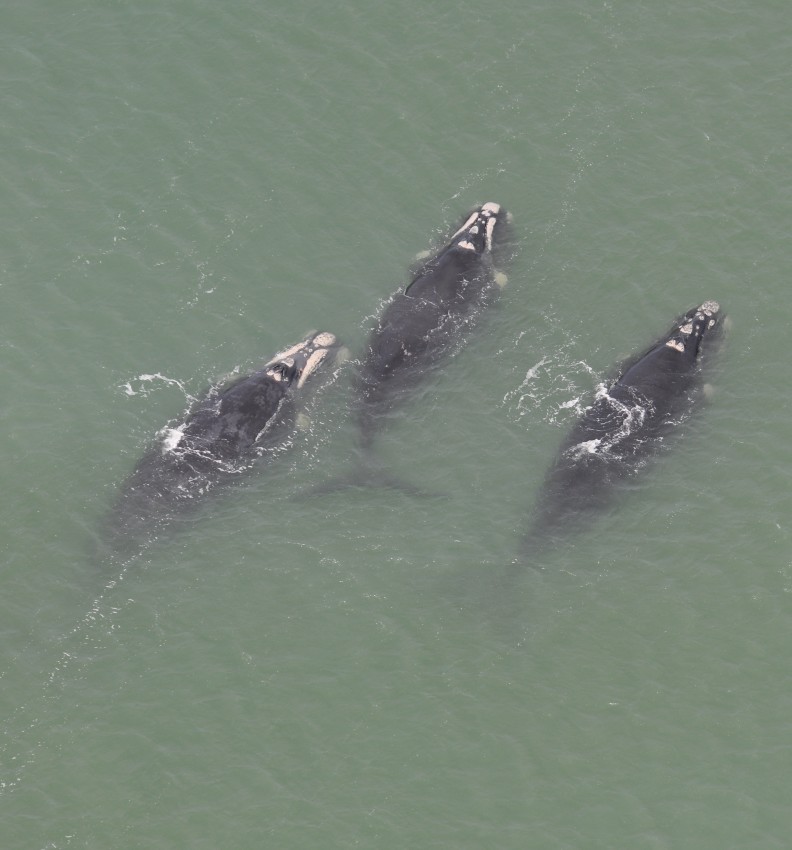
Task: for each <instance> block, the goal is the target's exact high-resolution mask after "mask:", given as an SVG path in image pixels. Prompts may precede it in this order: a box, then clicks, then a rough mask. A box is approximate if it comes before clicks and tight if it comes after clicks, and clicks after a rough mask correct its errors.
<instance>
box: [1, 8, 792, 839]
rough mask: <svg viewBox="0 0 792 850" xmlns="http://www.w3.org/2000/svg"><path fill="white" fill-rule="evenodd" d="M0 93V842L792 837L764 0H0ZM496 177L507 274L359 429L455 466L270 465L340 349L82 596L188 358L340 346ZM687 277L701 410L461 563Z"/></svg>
mask: <svg viewBox="0 0 792 850" xmlns="http://www.w3.org/2000/svg"><path fill="white" fill-rule="evenodd" d="M0 95H1V97H2V100H1V101H0V102H1V103H2V109H0V151H2V153H0V157H1V160H2V168H0V181H1V182H0V311H1V312H0V327H1V328H2V335H1V336H0V346H2V359H1V360H0V370H2V385H1V386H2V397H1V399H0V416H1V417H2V426H1V427H0V464H1V466H0V469H1V470H2V483H3V486H2V491H0V505H1V507H0V509H1V510H2V552H3V555H2V602H1V603H0V605H1V606H2V608H1V609H0V638H1V640H0V674H2V677H0V708H1V715H0V716H1V717H2V719H1V721H0V730H1V731H2V733H3V736H2V740H0V760H1V761H2V767H1V770H2V773H1V774H0V847H2V848H11V850H23V848H24V850H44V848H58V850H60V848H67V847H69V848H91V849H92V850H94V849H95V850H110V848H122V849H123V848H157V850H159V848H187V847H189V848H191V850H202V848H207V850H209V848H278V850H287V848H294V849H295V850H308V849H309V848H316V850H324V849H325V848H352V847H360V848H378V850H382V849H383V848H386V849H387V850H390V848H394V850H396V849H397V848H398V849H400V848H411V849H417V848H421V849H422V850H423V848H465V850H467V849H468V848H470V850H473V848H603V849H605V848H625V850H626V849H627V848H629V850H644V848H646V850H649V848H651V850H655V848H658V849H659V848H669V849H670V848H674V850H676V848H695V850H708V848H712V850H724V848H789V847H792V790H790V789H792V679H791V678H790V668H791V667H792V661H790V654H791V653H790V648H791V647H792V595H791V594H790V591H792V553H791V552H790V541H791V539H792V530H791V529H790V509H792V498H790V471H791V470H792V456H791V452H790V436H792V429H790V425H789V422H790V416H791V415H792V408H791V406H790V401H789V396H790V389H791V388H792V387H791V386H790V378H789V374H790V372H789V339H790V331H791V330H792V296H790V289H789V287H790V267H791V266H792V241H790V230H791V229H792V143H790V135H791V132H790V131H791V129H792V128H791V126H790V119H791V118H792V18H791V17H790V7H789V5H788V4H787V3H784V2H781V0H775V2H770V0H723V2H714V0H708V2H702V3H695V4H694V3H691V2H689V0H669V2H663V3H658V2H648V0H638V1H637V2H636V0H629V1H628V0H612V2H567V0H553V2H549V0H548V2H541V3H540V2H526V0H506V2H502V3H488V4H486V3H474V2H470V0H465V2H457V3H449V2H442V0H437V2H432V3H425V2H417V0H409V2H404V3H399V4H385V3H363V2H359V3H352V2H334V3H328V2H318V0H313V2H308V0H293V2H290V3H288V4H276V3H272V2H269V3H267V2H253V0H239V2H230V3H225V4H220V3H214V2H211V3H210V2H208V0H194V2H186V0H182V2H176V0H165V2H157V3H154V2H139V3H120V2H110V0H105V2H100V0H84V2H80V3H65V2H55V0H26V2H24V3H22V2H6V3H4V4H3V5H2V7H0ZM486 200H495V201H499V202H501V203H502V204H505V205H506V206H507V207H508V208H509V209H511V210H512V212H513V214H514V219H515V228H516V232H517V234H518V236H519V238H520V253H519V256H518V257H517V259H516V261H515V262H514V264H513V265H512V267H511V269H510V270H509V274H510V284H509V286H508V287H507V289H506V291H505V293H504V296H503V298H502V299H501V300H500V302H499V303H498V304H497V305H496V306H495V307H493V308H492V310H491V312H490V315H489V316H488V318H487V320H486V321H485V322H484V323H483V325H482V327H481V329H480V331H479V332H478V333H477V334H476V335H475V336H474V337H473V338H472V339H471V340H470V343H469V344H468V345H467V346H466V347H465V348H464V350H462V351H461V352H460V353H459V354H458V356H456V357H455V358H454V359H453V360H452V361H451V362H450V363H449V364H448V365H447V367H446V368H445V369H444V370H443V371H442V373H441V374H440V375H438V376H437V377H436V378H435V379H433V380H432V381H430V382H429V383H428V385H426V386H425V387H424V388H422V391H421V392H420V393H419V394H418V395H417V396H416V398H415V402H414V404H413V405H412V406H411V407H409V408H407V409H404V411H403V416H402V418H401V420H400V421H397V422H395V423H394V425H393V427H392V428H390V430H389V431H388V432H387V434H386V435H385V436H384V438H383V441H382V444H381V453H382V455H383V456H384V457H386V458H387V459H388V460H389V462H390V463H392V465H393V466H395V467H397V468H398V469H399V470H400V472H401V474H403V475H405V476H406V477H409V478H410V480H412V481H414V482H415V483H416V484H418V485H419V486H423V487H426V488H427V489H433V490H439V491H441V492H444V493H447V494H448V496H447V498H445V499H441V500H415V499H410V498H408V497H406V496H404V495H402V494H398V493H393V492H388V491H382V492H380V491H371V492H360V491H347V492H342V493H339V494H337V495H335V496H333V497H328V498H325V499H320V500H316V499H313V500H305V499H301V498H295V497H297V496H299V494H300V493H302V492H303V491H304V490H305V489H307V488H309V487H310V486H311V484H312V483H313V482H315V481H318V480H322V479H323V478H324V477H325V476H329V475H333V474H341V473H343V471H344V470H345V469H346V468H348V462H349V454H350V448H351V445H352V439H353V430H352V428H351V426H350V424H349V421H348V419H347V416H346V403H347V389H348V379H349V375H348V371H343V370H342V371H341V372H340V373H339V374H338V375H337V377H336V378H335V380H334V382H333V383H332V384H331V385H330V386H329V387H328V388H327V389H326V391H324V392H323V393H321V394H320V396H319V398H318V399H317V404H316V405H315V410H314V415H313V427H312V429H311V430H309V431H308V432H306V433H305V434H303V435H302V436H301V437H300V438H299V439H298V441H297V444H296V445H295V447H294V450H293V451H292V453H291V454H290V455H289V456H288V457H287V458H284V459H283V461H282V462H279V463H278V464H276V465H274V466H273V467H271V468H270V469H269V470H267V471H266V474H264V475H262V476H261V477H259V478H257V479H256V480H255V481H254V482H252V483H251V485H250V486H248V487H247V488H244V489H241V490H239V491H237V492H235V493H233V494H232V495H230V496H229V497H228V498H225V499H220V500H217V501H215V502H213V503H211V504H209V505H207V506H206V509H205V510H204V511H203V512H202V514H201V515H200V517H198V518H197V521H195V522H193V523H190V527H189V529H188V530H187V531H186V532H182V533H180V534H177V535H174V536H171V537H169V538H168V539H166V540H163V541H160V543H159V544H158V545H157V546H156V547H154V548H152V549H150V550H148V551H147V552H145V553H144V554H142V555H141V557H140V558H138V559H137V561H136V563H134V564H133V565H131V566H130V567H129V569H128V570H127V571H126V573H125V574H124V575H123V580H121V581H119V582H117V583H116V584H115V586H110V587H109V589H106V590H103V588H104V587H105V585H107V584H108V582H110V583H111V585H112V582H113V580H115V579H118V578H119V577H120V572H119V570H118V569H116V570H115V573H114V572H113V570H108V569H97V566H96V564H94V563H93V562H92V560H91V552H92V550H93V544H94V539H95V535H96V533H97V529H98V526H99V521H100V518H101V516H102V515H103V513H104V511H105V510H106V508H107V506H108V505H109V504H110V502H111V500H112V498H113V494H114V492H115V488H116V487H117V485H118V483H119V482H120V481H121V480H122V479H123V478H124V476H125V475H126V474H127V473H128V472H129V471H130V470H131V468H132V467H133V466H134V463H135V460H136V458H137V457H138V456H139V454H140V453H141V451H142V450H143V448H144V446H145V444H146V441H147V439H148V438H149V436H150V435H152V434H153V433H154V432H155V431H156V430H157V429H158V428H160V427H161V426H162V425H164V424H165V423H166V422H167V421H168V420H169V419H170V418H171V417H173V416H176V415H178V414H179V413H180V412H181V411H182V410H183V408H184V406H185V404H186V401H185V393H196V392H199V391H200V390H201V389H202V388H203V387H205V386H206V385H207V384H208V383H209V382H210V381H211V380H212V379H214V378H216V377H217V376H218V375H220V374H223V373H225V372H228V371H230V370H231V369H233V368H234V367H237V366H241V367H245V368H248V367H251V366H254V365H255V364H256V363H257V362H260V361H261V360H262V359H265V358H268V357H269V356H270V355H271V354H272V353H274V351H276V350H277V349H278V348H280V347H282V346H283V345H285V344H287V343H290V342H292V341H294V340H295V339H297V338H299V337H300V335H302V334H303V332H305V331H306V330H309V329H310V328H315V327H321V328H326V329H329V330H332V331H334V332H336V333H337V334H339V335H340V336H341V337H342V338H343V339H344V341H345V342H346V343H347V344H348V345H350V346H351V347H352V348H353V349H356V348H357V347H359V346H360V344H361V343H362V341H363V340H364V338H365V335H366V332H367V329H368V328H369V327H370V323H371V320H370V317H371V316H372V315H374V313H375V312H376V311H377V309H378V307H379V305H380V303H381V301H382V299H384V298H385V297H386V296H387V295H388V294H389V293H390V292H392V291H393V290H394V289H396V288H397V287H398V286H403V285H404V284H405V283H406V280H407V278H406V275H407V271H406V270H407V268H408V266H409V263H410V261H411V259H412V257H413V256H414V254H415V253H417V252H419V251H421V250H422V249H424V248H426V247H427V246H428V244H429V243H430V242H431V241H432V240H433V239H435V238H437V235H438V234H439V233H440V232H442V231H444V230H445V228H447V227H448V226H450V225H451V224H452V223H453V222H454V221H455V220H456V218H457V216H458V215H460V214H461V213H463V212H464V211H465V210H466V209H467V208H468V207H469V206H470V205H472V204H473V203H475V202H480V201H486ZM707 298H715V299H717V300H719V301H720V302H721V303H722V305H723V307H724V309H725V310H726V311H727V312H728V313H729V315H730V317H731V319H732V322H733V329H732V331H731V334H730V335H729V337H728V339H727V341H726V345H725V347H724V350H723V354H722V357H721V358H720V361H719V365H718V367H717V369H716V370H715V372H714V373H713V377H712V383H713V385H714V389H715V392H714V397H713V399H712V401H711V403H710V405H709V406H708V408H707V409H706V410H705V411H704V412H703V413H702V415H701V416H699V417H698V418H697V419H696V420H695V421H694V422H691V423H690V424H689V426H688V427H687V428H686V429H685V433H684V434H683V435H682V436H681V439H680V440H678V441H677V443H676V445H675V446H674V450H673V451H672V452H669V453H668V454H667V455H666V456H665V457H663V458H662V459H661V460H660V461H659V462H658V463H657V464H655V466H654V468H653V469H652V470H651V472H650V473H649V474H647V475H646V476H644V477H643V478H642V479H641V481H640V483H639V485H638V486H637V487H636V488H634V490H633V491H632V492H631V494H630V496H629V498H623V499H621V500H620V501H619V503H618V504H616V505H615V506H614V508H613V510H612V511H610V512H609V513H608V514H607V515H605V516H603V517H601V519H600V521H599V522H598V523H597V524H596V525H594V526H593V527H592V528H591V529H590V530H589V531H588V532H587V533H585V534H582V535H580V536H579V537H577V538H575V539H573V540H570V541H569V544H568V545H567V546H565V547H562V548H561V549H558V550H557V551H555V552H550V553H548V554H547V556H546V558H545V560H544V563H543V564H541V565H540V566H542V567H544V569H542V570H539V571H537V570H527V571H526V573H525V575H524V576H523V578H522V580H521V581H520V582H519V583H518V586H517V587H515V588H514V589H513V590H512V592H511V593H509V594H508V595H507V594H504V593H501V592H498V591H497V590H495V589H490V588H491V585H492V584H494V582H493V581H490V577H491V576H496V575H498V574H499V572H500V571H502V570H503V568H504V566H505V565H507V564H508V563H509V562H510V561H511V560H512V558H513V557H514V555H515V553H516V551H517V547H518V544H519V538H520V535H521V533H522V532H523V530H524V529H525V528H526V527H527V523H528V516H529V513H530V509H531V505H532V503H533V500H534V498H535V496H536V492H537V488H538V486H539V484H540V482H541V478H542V475H543V472H544V469H545V467H546V465H547V463H548V462H549V460H550V458H551V457H552V455H553V453H554V451H555V448H556V446H557V445H558V443H559V441H560V440H561V438H562V437H563V435H564V433H565V431H566V429H567V428H568V427H569V424H570V422H571V420H572V418H573V417H574V416H575V415H576V413H575V409H576V408H577V409H579V408H580V406H581V405H583V404H585V402H586V399H587V398H588V397H589V395H590V393H591V392H592V390H593V389H594V387H595V386H596V384H597V382H598V381H599V380H600V379H601V378H602V376H603V375H604V374H605V373H606V372H607V370H608V369H609V368H610V366H611V365H612V364H613V363H615V362H616V361H617V360H618V359H619V358H621V357H622V356H624V355H626V354H629V353H630V352H631V351H633V350H635V349H636V348H639V347H641V346H643V345H645V344H647V343H648V342H650V341H651V339H652V338H653V337H654V336H655V335H656V334H659V333H660V332H662V331H663V330H665V327H666V326H667V325H668V324H669V322H670V321H671V320H672V318H673V317H674V316H675V315H676V314H678V313H679V312H681V311H683V310H684V309H686V308H688V307H690V306H692V305H694V304H696V303H698V302H700V301H702V300H704V299H707ZM157 375H159V376H161V377H154V378H150V379H148V378H146V377H145V376H157Z"/></svg>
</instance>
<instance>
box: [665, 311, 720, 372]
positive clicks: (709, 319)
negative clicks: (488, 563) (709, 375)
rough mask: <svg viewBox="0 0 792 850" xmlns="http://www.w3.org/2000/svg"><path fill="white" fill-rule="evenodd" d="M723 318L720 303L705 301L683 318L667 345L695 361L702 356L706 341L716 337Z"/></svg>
mask: <svg viewBox="0 0 792 850" xmlns="http://www.w3.org/2000/svg"><path fill="white" fill-rule="evenodd" d="M722 318H723V316H722V314H721V312H720V305H719V304H718V302H717V301H705V302H704V303H703V304H700V305H699V306H698V307H694V308H693V309H692V310H688V311H687V313H685V315H684V316H682V318H681V319H680V320H679V323H678V327H676V328H675V329H674V330H673V331H672V332H671V334H670V336H669V338H668V341H667V342H666V345H667V346H668V347H669V348H673V349H675V350H676V351H679V352H681V353H684V354H685V355H686V356H687V357H690V358H692V359H694V360H695V359H697V358H698V357H699V355H700V354H701V350H702V343H703V342H704V339H705V338H706V337H712V336H714V335H715V332H716V331H717V330H718V329H719V328H720V325H721V320H722Z"/></svg>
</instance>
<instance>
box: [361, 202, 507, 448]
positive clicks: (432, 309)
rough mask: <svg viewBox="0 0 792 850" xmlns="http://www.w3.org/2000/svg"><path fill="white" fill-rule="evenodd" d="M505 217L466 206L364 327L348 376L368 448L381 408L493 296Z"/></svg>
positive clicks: (444, 351) (494, 208)
mask: <svg viewBox="0 0 792 850" xmlns="http://www.w3.org/2000/svg"><path fill="white" fill-rule="evenodd" d="M509 219H510V217H509V215H508V213H506V212H505V210H503V208H502V207H501V206H500V205H499V204H496V203H492V202H490V203H486V204H482V205H481V206H479V207H476V208H474V209H473V210H472V211H471V212H470V213H469V214H468V216H467V218H466V219H465V221H464V223H463V224H462V226H461V227H460V228H459V229H458V230H457V231H456V232H455V233H454V234H453V236H452V237H451V238H450V240H449V241H448V242H447V243H446V244H445V245H444V247H443V248H442V249H441V250H439V251H438V252H436V253H435V254H434V255H433V256H431V257H430V258H429V259H427V260H426V261H425V262H423V263H422V265H420V266H419V267H418V268H417V269H416V271H415V273H414V275H413V278H412V281H411V282H410V283H409V285H408V286H407V287H406V288H405V289H404V291H400V292H397V293H396V294H394V295H393V296H392V297H391V299H390V300H389V302H388V303H387V304H386V306H385V308H384V309H383V311H382V313H381V315H380V316H379V318H378V319H377V324H376V326H375V327H374V329H373V330H372V332H371V334H370V336H369V338H368V341H367V345H366V349H365V353H364V355H363V357H362V358H361V361H360V363H359V369H358V372H357V381H356V396H357V424H358V428H359V442H360V446H361V448H362V449H363V450H368V449H370V448H371V445H372V442H373V439H374V436H375V434H376V432H377V431H378V429H379V427H380V425H381V424H382V420H383V418H384V417H385V416H386V415H387V413H388V412H389V411H391V410H393V409H394V408H396V407H397V406H398V405H399V403H400V402H401V401H403V400H404V399H406V398H407V397H409V396H410V395H411V394H412V391H413V390H414V388H415V387H416V386H417V385H418V384H419V383H420V382H421V381H422V380H423V379H424V378H425V376H426V375H427V374H428V373H429V372H431V370H432V369H434V368H435V367H437V365H438V364H439V363H441V362H442V360H443V359H444V357H446V356H447V355H448V353H449V352H450V350H452V348H453V347H454V345H456V344H458V342H459V340H460V338H461V337H462V336H463V335H464V334H465V333H466V332H467V330H468V329H469V328H470V327H472V325H473V323H474V321H475V319H476V317H477V316H478V314H479V313H480V312H481V311H482V310H483V308H485V307H486V306H487V305H488V304H489V303H491V301H492V300H493V299H494V297H495V296H496V294H497V292H498V290H499V281H500V278H499V277H498V274H497V272H496V269H495V264H494V259H493V254H494V251H495V249H496V246H497V245H498V244H499V243H502V241H503V234H504V231H505V225H506V223H507V222H508V221H509Z"/></svg>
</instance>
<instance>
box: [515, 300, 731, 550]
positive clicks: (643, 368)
mask: <svg viewBox="0 0 792 850" xmlns="http://www.w3.org/2000/svg"><path fill="white" fill-rule="evenodd" d="M722 320H723V315H722V313H721V310H720V306H719V304H718V303H717V302H716V301H705V302H703V303H702V304H700V305H699V306H697V307H694V308H693V309H691V310H688V311H687V312H686V313H685V314H684V315H683V316H681V317H680V318H678V319H677V320H676V321H675V322H674V324H673V325H672V327H671V328H670V330H669V331H667V332H666V333H665V334H664V335H663V336H662V337H660V338H659V339H658V340H656V341H655V342H654V343H653V344H652V345H651V346H649V347H648V348H647V349H645V350H644V351H642V352H640V353H639V354H637V355H634V356H633V357H630V358H629V359H628V360H626V361H625V362H624V363H622V364H621V365H620V366H619V367H618V369H617V370H615V371H616V375H617V377H616V378H615V379H612V380H610V381H607V382H605V383H603V384H601V385H600V386H599V387H598V389H597V392H596V395H595V398H594V400H593V401H592V403H591V404H590V405H589V406H588V407H587V408H586V410H585V411H584V412H583V414H582V416H581V417H580V419H579V420H578V421H577V422H576V423H575V424H574V426H573V427H572V429H571V430H570V432H569V433H568V434H567V436H566V439H565V440H564V441H563V442H562V444H561V446H560V448H559V451H558V453H557V455H556V457H555V460H554V461H553V463H552V464H551V466H550V468H549V469H548V470H547V473H546V475H545V478H544V482H543V484H542V486H541V488H540V491H539V496H538V499H537V503H536V507H535V510H534V512H533V521H532V524H531V528H530V530H529V532H528V533H527V534H526V536H525V537H524V539H523V546H522V554H523V556H526V555H530V554H534V553H535V552H536V551H537V549H539V548H544V547H545V546H546V545H547V544H549V543H552V542H554V541H557V540H558V539H559V538H562V537H565V536H566V535H567V534H568V533H569V532H570V531H573V530H579V529H580V528H582V527H584V526H585V525H586V523H587V522H590V521H591V520H592V518H593V517H594V516H596V513H597V511H598V510H601V509H603V508H604V507H605V506H607V505H608V504H609V503H610V501H611V499H612V497H613V494H614V492H615V491H616V489H617V488H618V486H619V483H620V482H624V481H625V480H628V479H630V478H631V477H632V476H634V475H636V474H637V473H639V472H640V471H641V470H642V469H644V468H645V467H646V465H647V461H648V460H649V458H650V457H651V456H652V455H655V454H656V453H657V452H658V451H659V450H660V449H661V447H662V446H663V445H664V444H665V441H666V438H667V437H668V436H670V435H671V434H672V433H673V432H674V431H675V430H677V429H678V428H679V426H680V424H681V423H682V422H684V421H685V420H686V419H687V418H688V416H689V415H690V413H691V412H692V411H693V410H694V409H696V407H697V406H698V405H699V404H700V403H701V400H702V397H703V395H704V393H703V392H702V389H703V386H704V383H703V379H704V375H705V364H707V363H710V362H711V355H712V353H713V351H714V348H715V345H716V343H717V341H718V339H719V337H720V333H719V331H720V329H721V327H722Z"/></svg>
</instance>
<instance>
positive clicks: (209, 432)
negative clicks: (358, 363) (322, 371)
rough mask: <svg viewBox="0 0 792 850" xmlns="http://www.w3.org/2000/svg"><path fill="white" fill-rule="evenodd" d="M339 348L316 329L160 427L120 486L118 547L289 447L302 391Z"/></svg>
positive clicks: (114, 539)
mask: <svg viewBox="0 0 792 850" xmlns="http://www.w3.org/2000/svg"><path fill="white" fill-rule="evenodd" d="M336 349H337V342H336V338H335V336H334V335H333V334H330V333H327V332H320V333H316V334H312V335H311V336H309V337H307V338H306V339H305V340H303V341H302V342H300V343H298V344H297V345H295V346H292V347H291V348H288V349H285V350H284V351H281V352H279V353H278V354H277V355H276V356H275V357H274V358H273V359H272V360H270V361H269V362H268V363H267V364H266V365H265V366H264V367H263V368H262V369H260V370H258V371H257V372H254V373H253V374H251V375H246V376H243V377H241V378H238V379H237V380H235V381H233V382H231V383H229V384H226V385H221V386H218V387H213V388H212V389H210V390H209V392H208V393H207V394H206V395H205V396H204V397H203V398H201V399H200V400H199V401H198V402H196V404H195V405H194V406H193V407H192V408H191V409H190V411H189V412H188V413H187V415H186V417H185V419H184V420H183V421H182V422H181V423H180V424H177V425H176V426H175V427H171V428H165V429H163V430H162V431H160V432H159V434H158V435H157V438H156V439H155V440H154V442H153V443H152V445H151V446H149V448H148V449H147V450H146V452H145V453H144V454H143V456H142V457H141V458H140V460H139V461H138V463H137V465H136V466H135V469H134V470H133V472H132V473H131V474H130V475H129V477H128V478H127V479H126V480H125V481H124V482H123V484H122V485H121V487H120V489H119V493H118V496H117V499H116V501H115V504H114V506H113V508H112V510H111V512H110V516H109V517H108V520H107V522H106V527H105V529H104V536H105V539H106V540H107V541H108V542H109V545H110V547H111V549H113V550H117V551H118V550H126V549H129V548H130V547H133V546H136V545H138V544H139V543H141V542H146V541H147V540H150V539H152V538H153V537H154V536H156V534H157V532H158V531H159V530H160V529H162V528H163V527H164V526H165V525H167V524H168V523H169V522H171V521H172V520H173V519H174V518H176V517H177V516H179V515H182V514H186V513H187V512H189V511H190V510H192V509H194V508H195V507H196V506H197V505H198V504H200V503H201V502H202V501H203V498H204V497H205V496H206V495H207V494H208V493H209V492H211V491H213V490H215V489H216V488H218V487H220V486H223V485H226V484H229V483H232V482H234V481H236V480H238V479H239V478H240V476H241V475H242V474H243V473H244V472H245V471H247V470H248V469H250V468H251V467H252V466H253V465H254V464H255V463H256V462H257V461H258V460H259V459H260V458H262V457H264V456H267V455H271V454H274V453H276V452H277V451H278V450H279V449H281V448H283V447H284V445H285V444H286V443H287V441H288V439H289V437H290V436H291V434H292V433H293V431H294V428H295V422H296V417H297V413H298V410H299V407H298V404H297V403H296V399H297V396H298V395H299V392H298V391H299V390H301V389H302V387H303V385H304V383H305V381H306V380H307V379H308V377H309V376H310V375H311V374H312V373H313V372H315V371H316V369H317V368H318V367H319V366H320V364H321V363H322V362H323V361H324V360H325V358H326V357H327V355H328V354H329V353H331V352H332V351H334V350H336Z"/></svg>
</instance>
